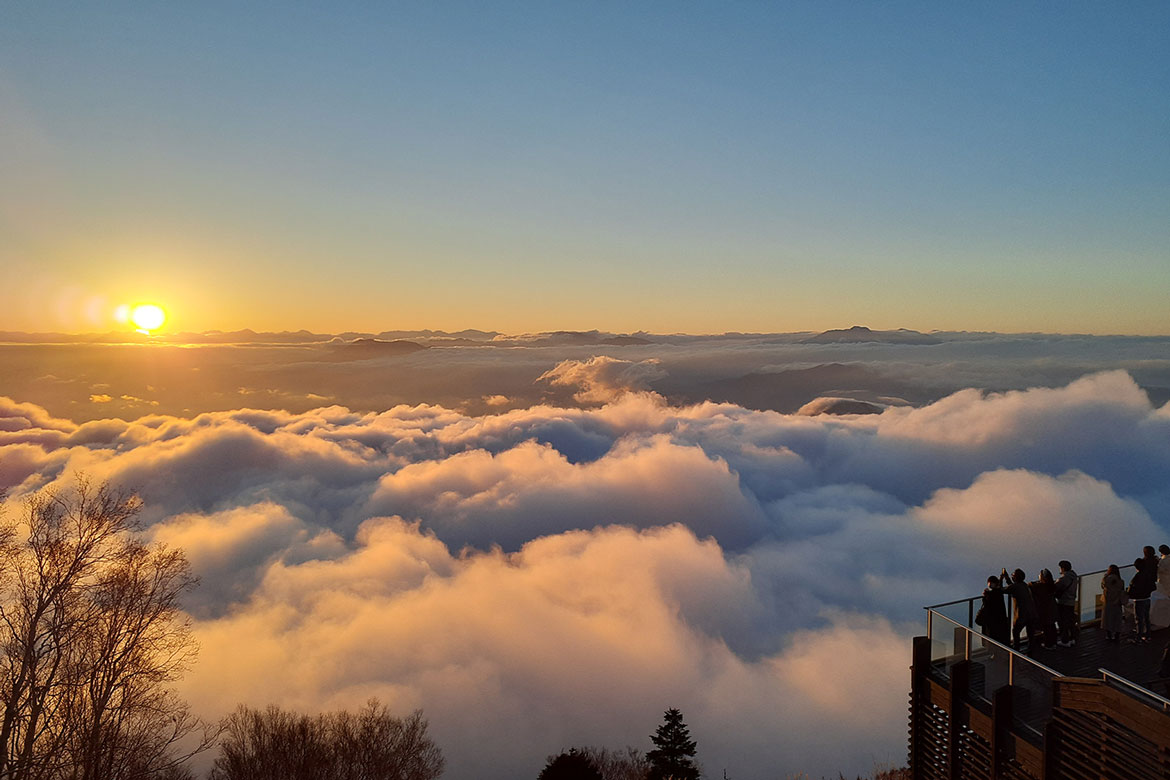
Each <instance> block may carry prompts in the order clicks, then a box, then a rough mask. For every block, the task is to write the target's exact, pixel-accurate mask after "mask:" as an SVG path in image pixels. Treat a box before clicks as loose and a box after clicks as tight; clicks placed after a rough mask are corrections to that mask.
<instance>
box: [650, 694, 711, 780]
mask: <svg viewBox="0 0 1170 780" xmlns="http://www.w3.org/2000/svg"><path fill="white" fill-rule="evenodd" d="M662 719H663V721H664V722H663V724H662V725H661V726H659V727H658V730H657V731H656V732H655V733H654V735H653V736H652V737H650V740H651V741H652V742H653V743H654V749H653V750H651V751H650V752H649V753H647V754H646V758H648V759H649V760H650V775H649V777H648V780H698V778H699V767H698V766H697V765H696V764H695V761H694V756H695V741H694V740H693V739H691V734H690V732H689V731H688V730H687V724H685V723H683V719H682V713H681V712H679V711H678V710H676V709H674V708H673V707H672V708H670V709H669V710H667V711H666V713H665V714H664V715H663V716H662Z"/></svg>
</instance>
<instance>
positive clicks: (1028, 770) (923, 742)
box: [910, 637, 1170, 780]
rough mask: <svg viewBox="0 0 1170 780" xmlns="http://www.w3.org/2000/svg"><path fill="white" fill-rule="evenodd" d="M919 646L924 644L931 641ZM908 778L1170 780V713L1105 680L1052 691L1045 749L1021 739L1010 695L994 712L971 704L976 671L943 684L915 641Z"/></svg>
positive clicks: (1070, 682)
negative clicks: (972, 677)
mask: <svg viewBox="0 0 1170 780" xmlns="http://www.w3.org/2000/svg"><path fill="white" fill-rule="evenodd" d="M919 639H923V640H924V639H925V638H924V637H922V638H919ZM914 656H915V661H914V665H913V666H912V667H911V694H910V769H911V774H912V776H913V777H914V778H915V780H1066V779H1067V780H1168V779H1170V713H1167V712H1164V711H1162V710H1161V709H1158V708H1156V707H1152V706H1150V705H1149V704H1148V703H1146V702H1144V701H1141V700H1139V699H1136V698H1134V697H1133V696H1130V695H1129V694H1127V693H1126V692H1124V691H1121V690H1118V689H1117V688H1114V687H1111V686H1109V685H1107V684H1105V683H1104V682H1103V681H1101V680H1092V679H1080V678H1072V677H1063V678H1058V679H1057V680H1056V681H1055V682H1054V686H1053V696H1052V718H1051V720H1049V722H1048V724H1047V726H1046V728H1045V733H1044V735H1043V738H1042V740H1041V743H1040V744H1037V743H1035V742H1034V741H1033V740H1035V735H1034V734H1032V733H1030V732H1029V733H1027V734H1025V733H1020V732H1017V731H1015V730H1014V727H1013V720H1012V706H1013V705H1012V700H1013V696H1012V689H1010V688H1009V687H1008V686H1004V688H1002V689H1000V690H999V691H997V692H995V693H994V694H993V696H992V698H993V703H992V705H991V706H988V704H987V703H986V702H985V701H984V700H983V699H982V698H975V697H971V696H969V695H968V690H967V682H968V679H969V672H970V667H969V665H967V664H966V662H959V663H957V664H955V665H954V666H952V668H951V672H952V676H951V679H950V680H948V681H942V680H939V679H936V678H935V677H934V676H933V673H932V671H931V668H930V657H929V645H928V644H925V643H924V642H919V641H918V639H916V640H915V653H914Z"/></svg>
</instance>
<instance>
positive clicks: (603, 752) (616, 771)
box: [577, 746, 650, 780]
mask: <svg viewBox="0 0 1170 780" xmlns="http://www.w3.org/2000/svg"><path fill="white" fill-rule="evenodd" d="M577 752H579V753H581V754H582V755H584V756H585V757H587V758H588V759H589V760H590V761H592V762H593V766H595V767H597V771H598V772H599V773H600V774H601V776H602V777H604V778H605V780H645V779H646V776H647V775H648V774H649V773H650V762H649V761H648V760H646V756H644V755H643V754H642V752H641V751H640V750H638V749H637V748H633V747H626V749H625V750H610V749H609V748H603V747H593V746H587V747H583V748H578V749H577Z"/></svg>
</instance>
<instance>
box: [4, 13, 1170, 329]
mask: <svg viewBox="0 0 1170 780" xmlns="http://www.w3.org/2000/svg"><path fill="white" fill-rule="evenodd" d="M1168 40H1170V4H1166V3H1161V2H1159V3H1127V4H1105V3H1060V4H1057V3H1042V4H1039V3H979V4H974V3H936V2H930V3H928V2H921V3H894V2H891V3H835V2H811V3H770V4H766V3H640V4H634V3H574V4H563V3H491V4H483V3H466V4H455V3H425V4H423V3H419V4H414V5H400V4H390V3H368V4H366V3H329V4H324V3H320V4H304V3H297V4H292V3H258V2H249V3H241V2H230V3H224V2H200V3H181V4H180V3H173V4H158V5H157V6H156V7H145V4H140V3H121V2H104V3H100V4H90V5H89V6H88V7H79V6H78V5H77V4H73V3H68V4H67V3H59V2H36V3H33V2H3V1H2V0H0V264H2V265H3V269H4V277H5V283H4V285H2V286H0V329H21V330H62V329H63V330H105V329H108V328H109V327H112V325H111V323H110V321H109V313H110V312H111V311H112V309H113V306H114V305H116V304H118V303H122V302H129V301H135V300H155V301H158V302H160V303H162V304H163V305H164V306H165V307H166V308H168V310H169V311H170V313H171V317H172V320H171V323H170V326H171V327H174V328H180V329H192V330H203V329H211V328H218V329H234V328H240V327H252V328H255V329H266V330H267V329H296V328H301V327H305V328H310V329H314V330H321V331H341V330H346V329H355V330H375V331H377V330H382V329H389V328H415V327H418V328H422V327H432V328H447V329H456V328H463V327H480V328H490V329H501V330H507V331H513V332H515V331H523V330H544V329H555V328H593V327H597V328H602V329H608V330H615V331H630V330H636V329H647V330H654V331H690V332H700V331H702V332H710V331H724V330H753V331H782V330H805V329H823V328H829V327H842V326H848V325H851V324H855V323H860V324H867V325H870V326H872V327H883V328H884V327H900V326H904V327H913V328H918V329H935V328H938V329H979V330H1001V331H1019V330H1038V331H1065V332H1068V331H1077V332H1082V331H1083V332H1095V333H1163V334H1165V333H1170V313H1168V307H1167V305H1166V302H1167V299H1168V297H1170V249H1168V247H1170V45H1167V41H1168Z"/></svg>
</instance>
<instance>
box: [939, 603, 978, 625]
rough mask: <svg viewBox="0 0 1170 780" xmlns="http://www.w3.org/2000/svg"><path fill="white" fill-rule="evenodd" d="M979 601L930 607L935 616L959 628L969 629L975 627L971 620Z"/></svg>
mask: <svg viewBox="0 0 1170 780" xmlns="http://www.w3.org/2000/svg"><path fill="white" fill-rule="evenodd" d="M979 601H980V599H963V600H962V601H957V602H955V603H952V604H941V605H939V606H937V607H932V609H933V610H934V611H935V613H936V614H939V615H942V616H943V617H945V618H947V619H948V620H953V621H954V622H955V623H957V624H959V625H960V626H966V627H968V628H970V627H971V626H973V625H975V623H974V621H973V618H974V616H975V613H976V612H977V611H978V610H979Z"/></svg>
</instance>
